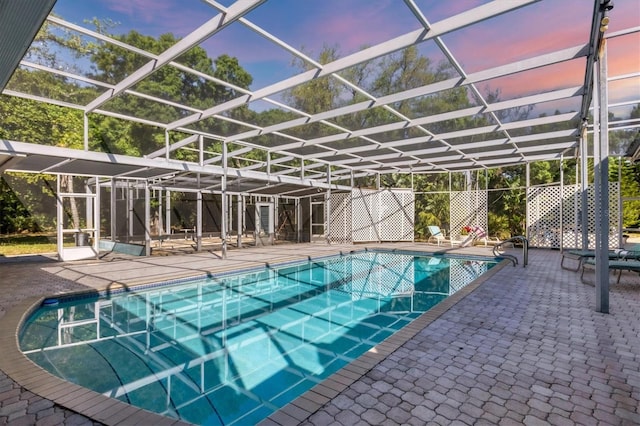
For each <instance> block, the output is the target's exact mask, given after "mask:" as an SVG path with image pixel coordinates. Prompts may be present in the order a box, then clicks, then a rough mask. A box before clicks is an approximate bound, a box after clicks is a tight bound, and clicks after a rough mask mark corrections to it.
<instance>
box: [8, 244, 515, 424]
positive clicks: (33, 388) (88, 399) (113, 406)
mask: <svg viewBox="0 0 640 426" xmlns="http://www.w3.org/2000/svg"><path fill="white" fill-rule="evenodd" d="M366 251H372V252H395V253H398V252H401V253H402V252H404V253H410V254H424V255H438V254H437V253H434V252H432V251H427V250H425V251H422V250H402V249H397V250H396V249H384V248H382V249H378V248H374V249H369V248H363V249H354V250H351V251H349V252H348V253H344V252H342V251H339V252H336V253H333V254H332V255H321V256H317V257H315V256H314V257H310V256H304V257H302V256H301V257H299V258H297V259H296V258H293V259H291V260H284V261H282V262H276V263H273V264H272V265H270V266H278V267H280V266H286V265H287V264H294V263H297V262H300V261H304V260H305V259H306V260H319V259H322V258H326V257H331V256H335V255H345V254H353V253H358V252H366ZM452 257H482V256H477V255H471V254H469V255H468V256H464V255H463V256H455V255H454V256H452ZM485 258H487V257H485ZM510 264H511V263H510V262H509V261H508V260H506V259H503V260H502V261H500V262H499V263H498V264H496V265H495V266H493V267H492V268H491V269H489V270H488V271H487V272H485V273H484V274H483V275H481V276H480V277H478V278H476V279H475V280H474V281H472V282H471V283H469V284H468V285H466V286H465V287H463V288H462V289H461V290H459V291H457V292H456V293H454V294H453V295H451V296H449V297H447V298H446V299H445V300H443V301H442V302H440V303H438V304H437V305H436V306H434V307H433V308H431V309H430V310H429V311H427V312H425V313H423V314H421V315H420V316H419V317H417V318H416V319H415V320H413V321H412V322H411V323H409V324H408V325H406V326H405V327H403V328H402V329H400V330H399V331H397V332H396V333H394V334H393V335H391V336H389V337H388V338H386V339H385V340H383V341H382V342H381V343H379V344H378V345H376V346H374V347H373V348H371V349H369V350H368V351H367V352H365V353H364V354H362V355H360V356H359V357H358V358H356V359H355V360H354V361H353V362H351V363H350V364H348V365H346V366H345V367H343V368H341V369H340V370H338V371H337V372H335V373H333V374H332V375H331V376H329V377H328V378H326V379H324V380H323V381H322V382H321V383H319V384H317V385H315V386H314V387H313V388H311V389H309V390H308V391H306V392H305V393H303V394H302V395H301V396H299V397H297V398H296V399H294V400H293V401H291V402H290V403H288V404H287V405H285V406H284V407H282V408H281V409H279V410H278V411H275V412H274V413H272V414H271V415H269V416H268V417H267V418H265V419H264V420H262V421H261V422H260V423H259V425H261V426H275V425H290V424H298V423H300V422H302V421H304V420H305V419H307V418H308V417H309V416H311V415H312V414H314V413H315V412H316V411H317V410H319V409H320V408H321V407H322V406H323V405H325V404H326V403H327V402H329V401H330V400H331V399H332V398H334V397H336V396H337V395H338V394H340V392H342V391H343V390H345V389H347V388H348V387H349V386H351V385H352V384H353V383H355V382H356V381H357V380H358V379H359V378H361V377H362V376H363V375H364V374H366V373H367V372H368V371H370V370H371V369H372V368H374V367H375V366H376V365H377V364H378V363H380V362H381V361H382V360H384V359H385V358H387V357H388V356H389V355H390V354H391V353H393V352H394V351H395V350H397V349H398V348H400V347H401V346H402V345H404V344H405V343H406V342H407V341H409V340H410V339H411V338H413V337H414V336H415V335H416V334H418V333H419V332H420V331H421V330H422V329H424V328H425V327H426V326H428V325H429V324H431V323H432V322H433V321H435V320H436V319H438V318H439V317H440V316H441V315H442V314H444V313H445V312H447V311H448V310H449V309H450V308H451V307H453V306H454V305H455V304H456V303H458V302H459V301H460V300H462V299H463V298H465V297H466V296H467V295H468V294H470V293H471V292H473V291H474V290H475V289H477V288H478V287H479V286H480V285H482V284H483V283H485V282H486V281H487V280H488V279H489V278H491V277H492V276H493V275H494V274H496V273H497V272H498V271H500V270H501V269H503V268H504V267H506V266H507V265H510ZM248 269H255V268H248ZM242 271H243V270H242V269H238V268H234V267H228V268H222V269H221V270H220V271H218V272H215V273H213V272H211V273H207V274H204V275H203V274H202V273H200V274H193V275H190V276H185V277H181V278H176V279H172V280H167V281H163V283H169V282H176V281H182V280H186V279H189V278H190V279H197V278H198V277H203V276H211V275H213V276H224V275H229V274H233V273H240V272H242ZM157 284H158V283H157V282H155V283H154V282H140V283H129V284H126V285H125V284H123V283H110V284H108V285H105V286H103V288H102V289H100V290H95V289H92V290H81V291H74V292H67V293H65V294H63V295H58V296H59V297H62V298H66V297H74V296H78V297H88V296H90V295H96V294H97V293H100V292H105V293H106V292H109V291H113V289H114V288H118V289H119V291H126V289H127V288H132V289H134V288H138V289H142V288H145V287H146V288H148V287H150V286H155V285H157ZM114 285H115V286H116V287H114ZM45 299H47V297H44V296H40V297H32V298H28V299H25V300H23V301H21V302H20V303H18V304H17V305H15V306H13V307H12V308H11V309H9V310H8V311H7V312H6V313H5V315H4V316H3V320H2V323H1V324H0V345H1V347H2V348H4V350H3V351H2V352H1V353H0V370H2V371H4V373H6V374H7V376H9V377H10V378H11V379H13V380H14V381H15V382H16V383H17V384H19V385H20V386H22V387H24V388H25V389H27V390H29V391H30V392H33V393H34V394H36V395H39V396H41V397H42V398H45V399H48V400H50V401H53V402H54V403H56V404H58V405H60V406H62V407H64V408H67V409H69V410H72V411H75V412H77V413H79V414H82V415H84V416H86V417H88V418H90V419H93V420H96V421H98V422H101V423H103V424H106V425H116V424H136V423H145V424H147V423H148V424H155V425H161V426H164V425H167V426H168V425H188V424H190V423H187V422H184V421H182V420H178V419H173V418H170V417H166V416H163V415H160V414H157V413H154V412H151V411H148V410H145V409H142V408H138V407H135V406H132V405H130V404H127V403H125V402H122V401H119V400H116V399H114V398H110V397H107V396H105V395H103V394H100V393H98V392H96V391H93V390H91V389H88V388H85V387H82V386H79V385H76V384H74V383H72V382H68V381H66V380H63V379H61V378H59V377H57V376H54V375H52V374H51V373H49V372H48V371H46V370H45V369H43V368H42V367H40V366H39V365H37V364H35V363H34V362H33V361H31V360H30V359H29V358H27V357H26V356H25V355H24V354H23V353H22V352H21V351H20V349H19V343H18V337H19V330H20V329H21V327H22V325H23V324H24V322H25V321H26V320H27V319H28V318H29V316H30V315H31V313H32V312H33V311H34V310H36V309H38V308H39V307H40V306H41V305H42V303H43V301H44V300H45Z"/></svg>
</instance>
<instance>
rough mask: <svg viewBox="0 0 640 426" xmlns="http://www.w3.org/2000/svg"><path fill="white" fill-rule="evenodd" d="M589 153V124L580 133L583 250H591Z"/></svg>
mask: <svg viewBox="0 0 640 426" xmlns="http://www.w3.org/2000/svg"><path fill="white" fill-rule="evenodd" d="M588 154H589V152H588V149H587V123H586V122H584V123H582V132H581V133H580V215H579V216H580V217H579V220H580V226H581V231H582V249H583V250H587V249H588V248H589V228H588V224H589V222H588V212H589V211H588V209H589V206H588V204H587V202H588V197H587V195H588V194H587V191H588V189H589V174H588V168H587V167H588V165H587V163H588V159H589V155H588Z"/></svg>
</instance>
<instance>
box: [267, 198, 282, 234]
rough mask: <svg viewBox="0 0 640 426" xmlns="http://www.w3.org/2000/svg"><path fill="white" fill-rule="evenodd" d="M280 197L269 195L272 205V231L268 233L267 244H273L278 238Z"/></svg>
mask: <svg viewBox="0 0 640 426" xmlns="http://www.w3.org/2000/svg"><path fill="white" fill-rule="evenodd" d="M279 202H280V198H278V197H276V196H273V197H271V205H272V206H273V232H271V233H270V234H271V235H269V244H271V245H273V244H275V241H276V240H277V239H278V227H279V226H280V217H279V213H280V206H279Z"/></svg>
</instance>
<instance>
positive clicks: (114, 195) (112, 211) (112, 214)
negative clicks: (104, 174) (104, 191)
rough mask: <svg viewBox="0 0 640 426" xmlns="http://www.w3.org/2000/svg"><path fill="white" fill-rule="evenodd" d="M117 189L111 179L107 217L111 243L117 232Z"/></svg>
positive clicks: (113, 179) (113, 180)
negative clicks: (109, 224) (109, 225)
mask: <svg viewBox="0 0 640 426" xmlns="http://www.w3.org/2000/svg"><path fill="white" fill-rule="evenodd" d="M117 191H118V188H117V186H116V179H115V178H111V197H110V199H109V203H110V204H111V208H110V209H109V215H110V218H111V220H110V221H111V228H110V229H111V241H115V240H116V233H117V232H118V226H117V220H118V215H117V207H116V206H117V205H118V192H117Z"/></svg>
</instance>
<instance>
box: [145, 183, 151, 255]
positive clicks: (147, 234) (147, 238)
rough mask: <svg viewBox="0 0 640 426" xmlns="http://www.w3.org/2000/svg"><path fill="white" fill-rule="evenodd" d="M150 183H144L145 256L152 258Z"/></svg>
mask: <svg viewBox="0 0 640 426" xmlns="http://www.w3.org/2000/svg"><path fill="white" fill-rule="evenodd" d="M150 198H151V197H150V194H149V183H148V182H145V183H144V251H145V256H151V232H150V229H149V228H150V227H151V199H150Z"/></svg>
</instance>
